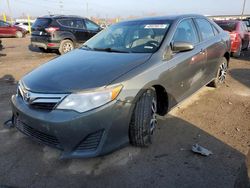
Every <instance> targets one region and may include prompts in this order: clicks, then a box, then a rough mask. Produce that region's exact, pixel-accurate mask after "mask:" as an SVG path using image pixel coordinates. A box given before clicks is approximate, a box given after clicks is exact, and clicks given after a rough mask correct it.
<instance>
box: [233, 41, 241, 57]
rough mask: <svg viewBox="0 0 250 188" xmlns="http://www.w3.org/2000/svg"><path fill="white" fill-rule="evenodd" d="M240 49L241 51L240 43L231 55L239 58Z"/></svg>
mask: <svg viewBox="0 0 250 188" xmlns="http://www.w3.org/2000/svg"><path fill="white" fill-rule="evenodd" d="M241 51H242V43H241V44H240V46H239V49H238V50H237V52H233V53H232V56H233V57H235V58H239V57H240V55H241Z"/></svg>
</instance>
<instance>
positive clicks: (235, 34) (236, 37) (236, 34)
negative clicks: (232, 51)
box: [230, 33, 240, 41]
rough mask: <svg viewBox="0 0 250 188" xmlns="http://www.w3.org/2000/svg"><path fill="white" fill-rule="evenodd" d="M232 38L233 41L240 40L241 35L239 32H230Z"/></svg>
mask: <svg viewBox="0 0 250 188" xmlns="http://www.w3.org/2000/svg"><path fill="white" fill-rule="evenodd" d="M230 38H231V40H232V41H238V40H239V39H240V35H239V34H238V33H230Z"/></svg>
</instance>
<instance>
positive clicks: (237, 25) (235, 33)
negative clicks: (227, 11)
mask: <svg viewBox="0 0 250 188" xmlns="http://www.w3.org/2000/svg"><path fill="white" fill-rule="evenodd" d="M216 23H217V24H218V25H219V26H220V27H221V28H222V29H224V30H225V31H228V32H229V33H230V37H231V52H232V56H233V57H236V58H238V57H240V54H241V51H242V50H247V49H248V45H249V38H250V37H249V33H248V30H247V27H246V24H245V23H244V22H243V21H239V20H223V21H216Z"/></svg>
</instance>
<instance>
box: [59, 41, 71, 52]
mask: <svg viewBox="0 0 250 188" xmlns="http://www.w3.org/2000/svg"><path fill="white" fill-rule="evenodd" d="M71 50H74V43H73V42H72V41H71V40H63V41H62V42H61V44H60V47H59V53H60V54H66V53H67V52H69V51H71Z"/></svg>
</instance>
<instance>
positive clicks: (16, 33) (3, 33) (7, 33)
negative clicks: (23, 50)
mask: <svg viewBox="0 0 250 188" xmlns="http://www.w3.org/2000/svg"><path fill="white" fill-rule="evenodd" d="M26 33H27V32H26V31H25V30H24V29H22V28H20V27H18V26H14V25H11V24H9V23H7V22H4V21H2V20H0V37H17V38H22V37H24V36H25V34H26Z"/></svg>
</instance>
